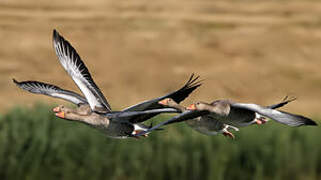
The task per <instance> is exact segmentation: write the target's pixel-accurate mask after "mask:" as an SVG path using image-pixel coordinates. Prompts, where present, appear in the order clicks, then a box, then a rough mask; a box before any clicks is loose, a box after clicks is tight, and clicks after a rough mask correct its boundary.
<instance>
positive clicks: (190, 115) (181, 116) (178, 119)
mask: <svg viewBox="0 0 321 180" xmlns="http://www.w3.org/2000/svg"><path fill="white" fill-rule="evenodd" d="M206 114H209V112H208V111H197V110H196V111H185V112H183V113H181V114H179V115H177V116H174V117H172V118H171V119H169V120H167V121H163V122H161V123H159V124H157V125H155V126H153V127H151V128H149V129H148V130H147V131H144V132H141V133H139V134H137V135H136V136H141V135H144V134H148V133H150V132H151V131H154V130H157V129H159V128H160V127H161V126H165V125H168V124H173V123H178V122H182V121H186V120H189V119H193V118H197V117H199V116H204V115H206Z"/></svg>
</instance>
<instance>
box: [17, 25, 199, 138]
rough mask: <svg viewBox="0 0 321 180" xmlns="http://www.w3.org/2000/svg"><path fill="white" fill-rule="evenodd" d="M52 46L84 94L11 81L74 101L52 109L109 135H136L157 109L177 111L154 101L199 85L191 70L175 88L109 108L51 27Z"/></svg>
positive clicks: (183, 95)
mask: <svg viewBox="0 0 321 180" xmlns="http://www.w3.org/2000/svg"><path fill="white" fill-rule="evenodd" d="M53 46H54V49H55V51H56V55H57V57H58V59H59V62H60V64H61V65H62V67H63V68H64V69H65V70H66V72H67V73H68V74H69V75H70V77H71V78H72V79H73V81H74V82H75V83H76V85H77V86H78V88H79V89H80V91H81V92H82V93H83V94H84V97H83V96H81V95H79V94H77V93H75V92H72V91H69V90H64V89H62V88H60V87H58V86H55V85H51V84H48V83H43V82H39V81H23V82H18V81H17V80H15V79H14V80H13V81H14V83H15V84H16V85H17V86H18V87H20V88H21V89H23V90H27V91H29V92H31V93H35V94H43V95H47V96H51V97H54V98H60V99H64V100H66V101H69V102H71V103H74V104H76V105H77V106H78V107H77V108H76V109H71V108H67V107H64V106H61V105H60V106H58V107H56V108H54V109H53V111H54V112H55V113H56V114H55V115H56V116H57V117H59V118H62V119H66V120H71V121H76V122H81V123H84V124H87V125H89V126H91V127H94V128H96V129H99V130H100V131H102V132H104V133H105V134H106V135H107V136H109V137H112V138H127V137H136V136H134V135H136V134H137V133H139V132H141V131H146V130H147V129H148V128H150V127H148V126H146V125H144V124H142V122H144V121H146V120H148V119H150V118H152V117H154V116H156V115H158V114H160V113H177V112H178V111H177V110H176V109H173V108H163V107H162V106H161V105H159V104H158V101H159V100H162V99H164V98H167V97H170V98H173V99H175V100H176V101H177V102H181V101H183V100H184V99H185V98H186V97H188V96H189V94H190V93H192V92H193V91H194V90H195V89H196V88H198V87H199V86H200V85H201V84H200V83H199V82H198V81H197V79H198V78H199V77H198V76H197V77H194V75H193V74H192V76H191V77H190V79H189V80H188V81H187V83H186V84H185V85H184V86H183V87H181V88H180V89H178V90H177V91H174V92H172V93H169V94H167V95H165V96H161V97H158V98H155V99H152V100H148V101H144V102H142V103H138V104H136V105H133V106H131V107H129V108H125V109H124V110H122V111H112V109H111V106H110V105H109V103H108V102H107V100H106V98H105V96H104V95H103V93H102V92H101V91H100V89H99V88H98V86H97V85H96V83H95V82H94V80H93V78H92V77H91V74H90V73H89V70H88V69H87V67H86V65H85V64H84V62H83V61H82V60H81V58H80V56H79V55H78V53H77V52H76V50H75V49H74V48H73V47H72V45H71V44H70V43H69V42H68V41H67V40H65V39H64V38H63V37H62V36H61V35H60V34H59V33H58V32H57V31H56V30H54V31H53Z"/></svg>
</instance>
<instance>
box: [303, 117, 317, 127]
mask: <svg viewBox="0 0 321 180" xmlns="http://www.w3.org/2000/svg"><path fill="white" fill-rule="evenodd" d="M304 125H307V126H318V124H317V123H316V122H315V121H313V120H311V119H308V118H307V119H306V120H305V122H304Z"/></svg>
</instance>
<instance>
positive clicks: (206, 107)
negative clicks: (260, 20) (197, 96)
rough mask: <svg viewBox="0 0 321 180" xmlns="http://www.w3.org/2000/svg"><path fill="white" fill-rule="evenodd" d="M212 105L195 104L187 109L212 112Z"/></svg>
mask: <svg viewBox="0 0 321 180" xmlns="http://www.w3.org/2000/svg"><path fill="white" fill-rule="evenodd" d="M210 108H211V107H210V104H207V103H205V102H197V103H194V104H191V105H189V106H188V107H187V108H186V109H188V110H200V111H202V110H210Z"/></svg>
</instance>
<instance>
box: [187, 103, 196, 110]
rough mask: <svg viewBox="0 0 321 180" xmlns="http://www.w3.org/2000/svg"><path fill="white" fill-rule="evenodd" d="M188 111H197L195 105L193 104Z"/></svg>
mask: <svg viewBox="0 0 321 180" xmlns="http://www.w3.org/2000/svg"><path fill="white" fill-rule="evenodd" d="M186 109H188V110H196V106H195V104H191V105H189V106H188V107H187V108H186Z"/></svg>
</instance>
